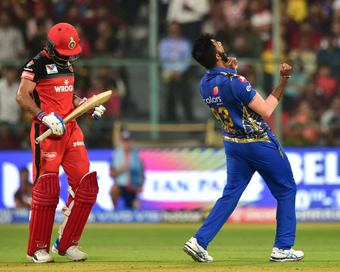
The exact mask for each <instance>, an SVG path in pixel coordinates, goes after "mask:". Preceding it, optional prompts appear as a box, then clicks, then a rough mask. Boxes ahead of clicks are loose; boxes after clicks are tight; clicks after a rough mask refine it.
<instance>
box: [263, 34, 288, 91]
mask: <svg viewBox="0 0 340 272" xmlns="http://www.w3.org/2000/svg"><path fill="white" fill-rule="evenodd" d="M280 53H281V54H280V59H279V62H280V63H283V62H287V61H288V56H287V43H286V41H285V40H284V39H281V43H280ZM261 59H262V61H263V62H264V64H263V71H264V91H265V93H266V94H267V95H269V94H270V93H271V92H272V90H273V83H272V80H273V79H272V78H273V74H274V71H275V65H278V64H275V56H274V52H273V49H272V48H267V49H266V50H264V51H263V52H262V54H261Z"/></svg>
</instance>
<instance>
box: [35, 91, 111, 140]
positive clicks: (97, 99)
mask: <svg viewBox="0 0 340 272" xmlns="http://www.w3.org/2000/svg"><path fill="white" fill-rule="evenodd" d="M111 94H112V91H111V90H110V91H106V92H102V93H100V94H98V95H96V96H92V97H91V98H89V99H87V100H86V101H85V102H84V103H83V104H81V105H80V106H79V107H78V108H75V110H74V111H72V112H71V113H70V114H69V115H68V116H66V117H65V119H64V120H63V121H64V123H65V124H66V123H67V122H69V121H71V120H73V119H76V118H78V117H79V116H81V115H83V114H84V113H85V112H87V111H89V110H90V109H92V108H93V107H95V106H97V105H99V104H102V103H104V102H106V101H107V100H109V98H110V96H111ZM51 134H52V130H50V129H49V130H46V131H45V132H44V133H43V134H41V135H40V136H39V137H37V138H36V139H35V143H36V144H39V143H41V142H42V141H43V140H45V139H46V138H47V137H48V136H50V135H51Z"/></svg>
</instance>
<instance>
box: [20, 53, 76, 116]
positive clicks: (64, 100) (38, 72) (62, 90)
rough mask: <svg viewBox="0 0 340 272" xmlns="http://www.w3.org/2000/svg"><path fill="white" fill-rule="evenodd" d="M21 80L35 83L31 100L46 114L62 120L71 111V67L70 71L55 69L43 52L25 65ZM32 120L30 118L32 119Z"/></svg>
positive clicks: (72, 77) (72, 82)
mask: <svg viewBox="0 0 340 272" xmlns="http://www.w3.org/2000/svg"><path fill="white" fill-rule="evenodd" d="M71 70H72V71H71ZM21 78H25V79H28V80H31V81H34V82H35V83H37V85H36V87H35V90H34V91H33V95H32V98H33V99H34V101H35V103H36V104H37V106H38V107H39V108H41V109H42V110H43V111H45V112H46V113H50V112H54V113H56V114H58V115H59V116H60V117H61V118H62V119H64V118H65V117H66V116H67V115H69V114H70V113H71V112H72V111H73V109H74V106H73V89H74V87H73V86H74V73H73V68H72V66H71V68H70V69H59V68H57V66H56V65H55V64H54V62H53V60H52V59H51V58H50V57H49V55H48V54H47V52H46V51H45V50H43V51H41V52H40V53H39V54H38V55H36V56H35V57H34V58H33V59H31V60H30V61H28V62H27V63H26V64H25V66H24V68H23V72H22V74H21ZM34 118H35V117H34V116H32V119H34Z"/></svg>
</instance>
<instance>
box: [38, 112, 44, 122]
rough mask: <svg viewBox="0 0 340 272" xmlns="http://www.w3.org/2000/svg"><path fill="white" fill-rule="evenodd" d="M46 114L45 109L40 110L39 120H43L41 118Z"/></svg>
mask: <svg viewBox="0 0 340 272" xmlns="http://www.w3.org/2000/svg"><path fill="white" fill-rule="evenodd" d="M44 115H46V112H44V111H39V112H38V113H37V116H36V117H37V119H38V120H39V121H41V118H42V117H43V116H44Z"/></svg>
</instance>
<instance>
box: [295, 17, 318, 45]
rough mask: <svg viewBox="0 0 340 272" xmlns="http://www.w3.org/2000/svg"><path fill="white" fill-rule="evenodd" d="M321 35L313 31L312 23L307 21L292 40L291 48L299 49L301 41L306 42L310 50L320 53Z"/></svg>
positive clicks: (301, 25)
mask: <svg viewBox="0 0 340 272" xmlns="http://www.w3.org/2000/svg"><path fill="white" fill-rule="evenodd" d="M321 37H322V36H321V34H320V33H319V32H318V31H316V30H315V29H313V26H312V24H311V22H310V21H309V20H308V19H305V20H304V21H303V22H302V23H301V24H300V26H299V31H298V32H297V33H296V34H295V35H294V36H293V37H292V39H291V40H290V44H289V48H290V49H296V48H298V47H299V44H300V42H301V40H303V39H304V40H306V41H307V44H308V47H309V49H311V50H313V51H318V50H319V49H320V42H321Z"/></svg>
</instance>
